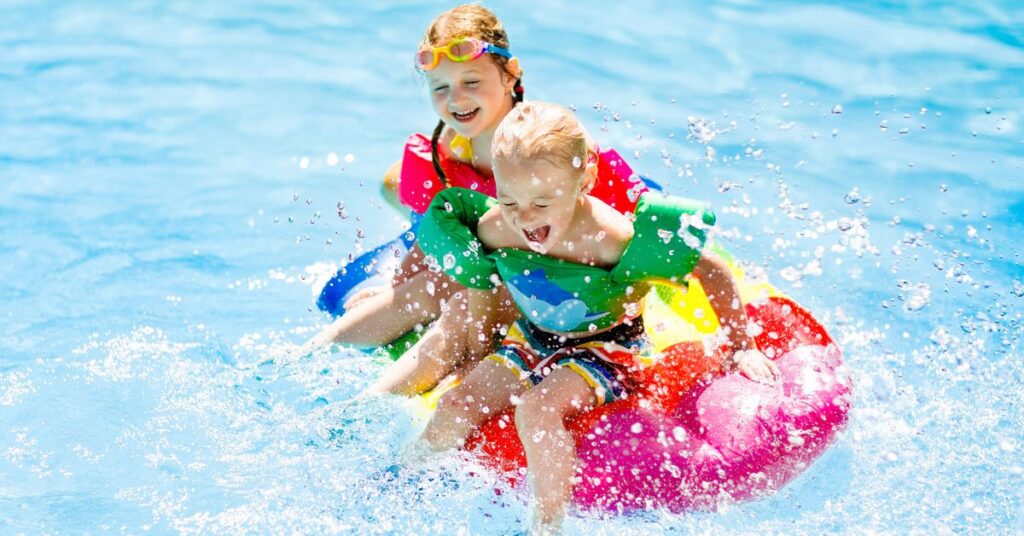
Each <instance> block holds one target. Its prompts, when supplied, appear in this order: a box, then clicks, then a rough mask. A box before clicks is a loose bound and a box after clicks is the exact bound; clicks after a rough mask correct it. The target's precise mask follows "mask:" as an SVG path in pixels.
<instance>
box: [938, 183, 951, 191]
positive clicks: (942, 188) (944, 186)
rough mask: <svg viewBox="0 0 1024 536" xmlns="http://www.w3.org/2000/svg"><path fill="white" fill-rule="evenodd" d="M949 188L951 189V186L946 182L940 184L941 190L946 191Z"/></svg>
mask: <svg viewBox="0 0 1024 536" xmlns="http://www.w3.org/2000/svg"><path fill="white" fill-rule="evenodd" d="M947 190H949V186H946V184H945V183H943V184H940V185H939V191H940V192H945V191H947Z"/></svg>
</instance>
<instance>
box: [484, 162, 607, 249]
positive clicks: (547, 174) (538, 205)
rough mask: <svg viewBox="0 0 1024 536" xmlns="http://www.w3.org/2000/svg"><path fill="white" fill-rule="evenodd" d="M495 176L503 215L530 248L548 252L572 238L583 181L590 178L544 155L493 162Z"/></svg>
mask: <svg viewBox="0 0 1024 536" xmlns="http://www.w3.org/2000/svg"><path fill="white" fill-rule="evenodd" d="M591 168H593V169H591ZM595 171H596V166H593V165H588V166H587V167H586V170H585V173H593V172H595ZM494 180H495V183H496V184H497V187H498V203H499V206H500V207H501V208H500V210H501V215H502V217H503V218H504V219H505V222H506V223H508V224H509V225H510V226H511V227H512V229H514V230H515V232H516V234H517V235H519V237H520V238H522V239H523V241H524V242H525V243H526V245H527V246H528V247H529V248H530V249H532V250H534V251H537V252H538V253H542V254H543V253H547V252H548V251H550V250H551V249H552V248H553V247H554V246H555V245H557V244H559V242H560V241H562V240H564V239H571V238H572V237H571V236H570V235H571V233H570V231H571V230H572V228H573V222H574V220H575V219H576V216H577V210H578V209H579V207H580V206H581V205H580V201H581V199H582V196H583V195H584V193H585V187H584V185H585V184H589V182H590V181H588V180H586V179H585V178H581V177H580V170H578V169H575V168H569V167H567V166H557V165H555V164H552V163H551V162H549V161H547V160H544V159H537V160H533V161H530V162H521V163H519V162H495V165H494Z"/></svg>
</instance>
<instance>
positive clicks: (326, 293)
mask: <svg viewBox="0 0 1024 536" xmlns="http://www.w3.org/2000/svg"><path fill="white" fill-rule="evenodd" d="M640 179H641V180H642V181H644V184H645V185H647V187H648V188H649V189H651V190H652V191H655V192H660V191H661V190H662V187H661V185H660V184H658V183H657V182H655V181H653V180H651V179H649V178H647V177H644V176H643V175H641V176H640ZM409 218H410V220H411V221H412V228H411V229H409V230H408V231H405V232H404V233H402V234H400V235H398V237H397V238H395V239H393V240H391V241H390V242H388V243H386V244H384V245H381V246H378V247H376V248H374V249H373V250H371V251H367V252H366V253H363V254H362V255H360V256H358V257H356V258H355V260H353V261H352V262H350V263H348V264H345V265H344V266H342V267H341V269H340V270H338V273H336V274H334V277H332V278H331V280H330V281H328V282H327V285H326V286H324V289H323V290H322V291H321V292H320V297H319V298H317V300H316V306H317V307H319V308H320V310H321V311H323V312H325V313H330V314H331V315H332V316H341V315H343V314H345V302H346V301H347V300H348V299H349V297H350V296H352V295H353V294H355V293H356V292H358V291H359V290H360V289H362V288H364V287H370V286H376V285H387V284H389V283H390V281H391V278H393V277H394V276H395V270H396V269H398V267H399V266H401V264H402V259H404V258H405V256H406V254H408V253H409V250H410V249H411V248H412V245H413V243H414V242H415V241H416V229H417V228H418V227H419V223H420V219H422V218H423V215H421V214H416V213H415V212H412V213H410V216H409Z"/></svg>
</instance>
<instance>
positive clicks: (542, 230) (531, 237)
mask: <svg viewBox="0 0 1024 536" xmlns="http://www.w3.org/2000/svg"><path fill="white" fill-rule="evenodd" d="M550 232H551V226H550V225H545V226H543V227H537V228H536V229H523V235H524V236H526V241H527V242H531V243H534V244H543V243H544V241H545V240H547V239H548V233H550Z"/></svg>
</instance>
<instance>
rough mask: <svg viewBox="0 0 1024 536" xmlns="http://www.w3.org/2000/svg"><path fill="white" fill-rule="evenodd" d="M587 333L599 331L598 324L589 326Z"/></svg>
mask: <svg viewBox="0 0 1024 536" xmlns="http://www.w3.org/2000/svg"><path fill="white" fill-rule="evenodd" d="M587 331H589V332H591V333H593V332H595V331H597V324H590V325H589V326H587Z"/></svg>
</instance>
